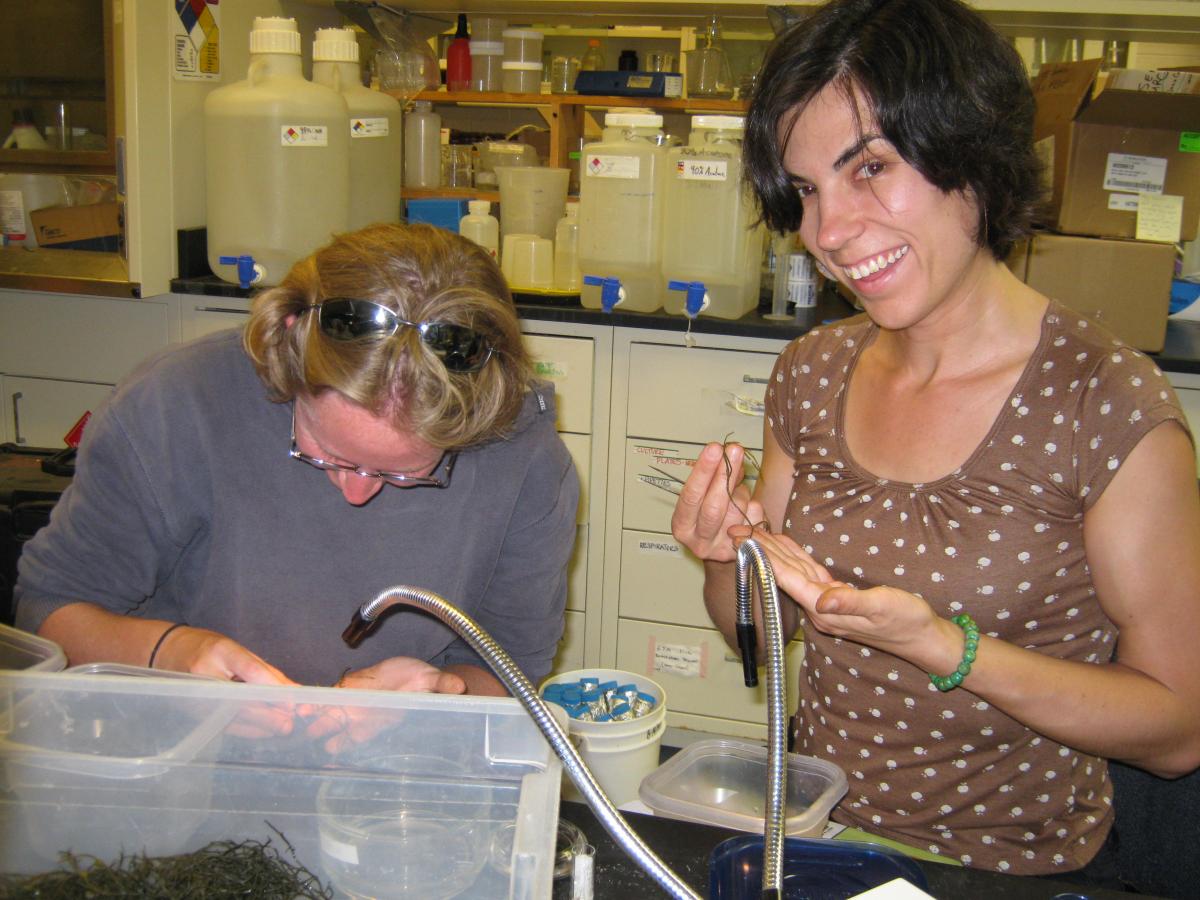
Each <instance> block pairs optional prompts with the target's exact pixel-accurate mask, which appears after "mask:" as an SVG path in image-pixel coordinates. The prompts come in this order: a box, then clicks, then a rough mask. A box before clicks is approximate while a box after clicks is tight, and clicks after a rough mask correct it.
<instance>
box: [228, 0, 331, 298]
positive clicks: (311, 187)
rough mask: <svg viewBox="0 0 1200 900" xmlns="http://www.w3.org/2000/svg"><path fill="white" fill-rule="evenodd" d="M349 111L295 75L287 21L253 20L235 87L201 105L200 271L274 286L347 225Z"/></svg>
mask: <svg viewBox="0 0 1200 900" xmlns="http://www.w3.org/2000/svg"><path fill="white" fill-rule="evenodd" d="M349 116H350V113H349V110H348V108H347V106H346V101H345V100H343V99H342V96H341V94H339V93H338V92H337V91H335V90H333V89H332V88H330V87H326V86H325V85H323V84H313V83H312V82H310V81H308V80H307V79H306V78H305V77H304V74H303V72H302V71H301V68H300V33H299V31H297V29H296V21H295V19H284V18H275V17H258V18H255V20H254V28H253V30H252V31H251V32H250V65H249V68H248V70H247V73H246V78H245V80H243V81H239V82H236V83H235V84H230V85H226V86H225V87H220V88H217V89H216V90H214V91H213V92H212V93H211V94H209V95H208V97H207V98H206V99H205V101H204V134H205V156H206V164H205V176H206V192H207V218H208V264H209V266H210V267H211V268H212V270H213V272H215V273H216V274H217V275H218V276H220V277H221V278H223V279H224V280H226V281H232V282H235V283H238V284H240V285H242V286H243V287H249V286H250V285H251V284H278V282H279V280H280V279H282V278H283V276H284V275H286V274H287V271H288V269H290V268H291V267H292V264H293V263H295V262H296V261H297V260H299V259H301V258H302V257H304V256H306V255H307V254H309V253H311V252H312V251H313V250H315V249H316V248H317V247H319V246H321V245H322V244H325V243H327V242H328V241H329V239H330V237H331V236H332V235H333V234H334V233H335V232H339V231H345V230H346V226H347V222H348V212H349V205H350V204H349V197H350V128H349V124H348V123H349Z"/></svg>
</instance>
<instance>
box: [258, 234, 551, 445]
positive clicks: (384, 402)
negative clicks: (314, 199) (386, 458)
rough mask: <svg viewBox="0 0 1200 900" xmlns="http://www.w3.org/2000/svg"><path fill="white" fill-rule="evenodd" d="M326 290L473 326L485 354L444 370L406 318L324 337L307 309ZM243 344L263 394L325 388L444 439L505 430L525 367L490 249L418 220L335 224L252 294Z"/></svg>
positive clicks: (424, 436) (435, 440)
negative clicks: (328, 236)
mask: <svg viewBox="0 0 1200 900" xmlns="http://www.w3.org/2000/svg"><path fill="white" fill-rule="evenodd" d="M334 298H355V299H361V300H371V301H374V302H375V303H379V304H380V305H382V306H386V307H387V308H388V309H391V310H392V311H394V312H395V313H397V315H399V316H400V318H402V319H406V320H408V321H410V322H427V321H428V322H433V321H436V322H443V323H447V324H454V325H463V326H466V327H468V328H472V329H474V330H475V331H477V332H479V333H480V334H482V335H483V336H484V337H485V338H486V339H487V342H488V344H489V345H490V346H491V347H492V357H491V359H490V360H488V362H487V363H486V364H485V365H484V366H483V368H482V369H480V370H479V371H477V372H470V373H455V372H449V371H447V369H446V367H445V366H443V365H442V362H441V360H440V359H438V358H437V357H436V356H435V355H434V354H433V353H432V352H431V351H430V350H429V349H428V348H426V347H425V346H424V345H423V344H422V342H421V336H420V334H419V333H418V332H417V330H416V329H414V328H405V327H402V328H400V329H399V330H398V331H397V332H396V333H395V334H394V335H392V337H390V338H388V339H386V340H355V341H338V340H334V339H331V338H329V337H327V336H325V335H324V334H322V332H321V329H320V327H319V326H318V324H317V316H316V315H315V314H309V313H307V312H306V311H305V310H307V309H308V307H310V306H314V305H318V304H320V303H323V302H324V301H325V300H329V299H334ZM243 343H244V344H245V347H246V352H247V353H248V354H249V355H250V358H251V359H252V360H253V361H254V365H255V368H256V369H257V370H258V374H259V377H260V378H262V380H263V383H264V384H265V385H266V387H267V391H268V394H269V395H270V397H271V399H272V400H275V401H277V402H286V401H289V400H292V399H294V398H295V397H297V396H304V395H311V394H316V393H320V392H321V391H324V390H334V391H337V392H338V393H340V394H343V395H344V396H345V397H347V398H348V399H350V400H352V401H353V402H355V403H357V404H359V405H360V406H362V407H364V408H366V409H368V410H370V411H371V412H372V413H373V414H375V415H377V416H391V417H392V419H393V420H394V422H395V424H396V426H397V427H398V428H403V429H406V430H408V431H411V432H412V433H413V434H414V435H415V436H416V437H418V438H420V439H421V440H423V441H425V442H426V443H428V444H430V445H432V446H435V447H440V448H444V449H461V448H465V447H469V446H473V445H475V444H480V443H484V442H486V441H490V440H495V439H497V438H501V437H503V436H504V435H505V434H507V433H508V431H509V430H510V429H511V427H512V425H513V423H514V422H515V421H516V418H517V414H518V412H519V411H520V409H521V406H522V403H523V402H524V397H525V394H526V393H527V392H528V390H529V388H530V382H531V378H532V371H533V367H532V363H531V361H530V359H529V355H528V353H527V352H526V350H525V347H524V344H523V343H522V341H521V328H520V324H519V322H518V319H517V313H516V309H515V307H514V306H513V302H512V296H511V295H510V294H509V291H508V286H507V284H506V283H505V281H504V278H503V276H502V275H501V274H500V270H499V268H498V267H497V266H496V263H495V260H493V259H492V257H491V256H490V255H489V254H488V253H487V251H485V250H484V249H483V248H481V247H479V246H478V245H476V244H474V243H472V242H471V241H468V240H467V239H466V238H463V237H460V236H458V235H457V234H454V233H452V232H449V231H446V230H444V229H441V228H434V227H433V226H431V225H424V224H414V225H371V226H368V227H366V228H363V229H361V230H359V231H354V232H349V233H346V234H340V235H337V236H336V237H335V238H334V239H333V241H332V242H331V243H329V244H328V245H326V246H325V247H322V248H321V249H319V250H317V251H316V252H314V253H313V254H311V255H310V256H308V257H306V258H305V259H302V260H300V261H299V262H298V263H296V264H295V265H294V266H293V267H292V269H291V271H290V272H288V274H287V276H286V277H285V278H284V279H283V281H282V283H281V284H280V285H279V286H278V287H274V288H270V289H268V290H266V291H263V292H262V293H261V294H259V295H258V296H257V297H255V298H254V301H253V303H252V305H251V308H250V321H249V322H248V323H247V325H246V330H245V334H244V337H243Z"/></svg>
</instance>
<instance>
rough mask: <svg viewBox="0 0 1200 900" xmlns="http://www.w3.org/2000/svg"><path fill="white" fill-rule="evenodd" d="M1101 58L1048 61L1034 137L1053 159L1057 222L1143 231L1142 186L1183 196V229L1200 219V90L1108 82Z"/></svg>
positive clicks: (1183, 233)
mask: <svg viewBox="0 0 1200 900" xmlns="http://www.w3.org/2000/svg"><path fill="white" fill-rule="evenodd" d="M1099 67H1100V61H1099V60H1084V61H1082V62H1076V63H1055V64H1053V65H1046V66H1043V67H1042V69H1041V70H1040V71H1039V72H1038V77H1037V79H1036V81H1035V82H1034V85H1033V89H1034V95H1035V97H1036V98H1037V103H1038V109H1037V119H1036V121H1035V125H1034V138H1035V140H1037V141H1038V145H1039V150H1040V151H1041V152H1042V153H1043V154H1044V157H1045V158H1046V159H1047V160H1048V161H1049V160H1053V162H1052V172H1053V197H1052V201H1051V206H1052V211H1053V215H1054V225H1055V229H1056V230H1057V231H1061V232H1065V233H1067V234H1080V235H1092V236H1096V237H1115V238H1136V237H1138V231H1137V227H1138V204H1139V192H1146V193H1149V194H1157V195H1175V196H1179V197H1182V207H1183V208H1182V217H1181V220H1180V228H1179V234H1178V235H1172V236H1171V238H1170V239H1172V240H1185V241H1190V240H1194V239H1195V237H1196V232H1197V226H1198V225H1200V94H1183V93H1165V92H1154V91H1125V90H1117V89H1108V90H1104V91H1101V92H1100V94H1099V95H1097V96H1096V97H1094V98H1092V88H1093V85H1094V83H1095V79H1096V74H1097V73H1098V71H1099Z"/></svg>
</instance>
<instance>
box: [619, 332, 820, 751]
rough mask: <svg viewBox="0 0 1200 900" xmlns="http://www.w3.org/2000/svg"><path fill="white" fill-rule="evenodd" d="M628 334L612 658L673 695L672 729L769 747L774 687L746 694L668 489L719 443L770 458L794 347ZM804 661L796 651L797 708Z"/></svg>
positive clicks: (792, 664) (622, 378) (797, 647)
mask: <svg viewBox="0 0 1200 900" xmlns="http://www.w3.org/2000/svg"><path fill="white" fill-rule="evenodd" d="M617 331H618V335H617V341H616V344H615V348H614V366H613V368H614V373H615V374H614V394H613V421H614V424H615V425H616V426H617V427H614V429H613V431H614V433H613V435H612V436H611V437H610V458H611V460H612V462H611V464H610V471H609V499H608V506H609V510H608V513H609V514H608V525H607V527H608V532H609V533H608V540H607V543H606V546H607V547H608V553H609V554H610V558H609V559H608V560H607V566H606V568H607V571H608V576H609V577H608V578H606V580H605V597H606V602H607V604H608V608H607V612H606V621H605V625H606V628H605V642H604V643H605V655H606V656H608V654H609V653H611V657H609V658H611V659H613V660H614V665H616V667H617V668H621V669H626V670H629V671H633V672H639V673H642V674H644V675H646V676H648V677H650V678H653V679H655V680H656V681H658V682H659V683H660V684H661V685H662V686H663V688H664V690H665V691H666V694H667V721H668V724H670V725H672V726H674V727H677V728H691V729H696V730H699V731H705V732H715V733H723V734H736V735H743V736H747V737H762V736H764V735H765V733H766V727H765V726H766V702H765V677H764V678H760V679H759V682H760V683H759V686H758V687H757V688H755V689H750V688H747V687H746V686H745V684H744V682H743V680H742V665H741V661H740V660H739V659H738V657H737V654H736V653H734V652H733V651H732V650H730V649H729V647H728V646H727V645H726V644H725V640H724V638H722V636H721V635H720V633H719V632H718V631H717V630H716V629H715V628H714V627H713V625H712V622H711V620H710V619H709V617H708V613H707V611H706V610H705V607H704V599H703V587H704V570H703V565H702V564H701V563H700V561H699V560H697V559H696V558H695V557H693V556H692V555H691V554H690V553H689V552H688V551H687V550H685V549H684V548H683V547H682V546H681V545H680V544H679V543H678V542H677V541H676V540H675V539H674V537H673V536H672V535H671V514H672V512H673V511H674V508H675V496H674V495H673V494H672V493H670V492H669V491H667V490H664V489H663V488H664V487H669V486H671V485H672V484H677V483H678V481H681V480H684V479H686V478H687V476H688V474H689V473H690V472H691V468H692V466H693V465H694V463H695V460H696V456H697V454H698V453H699V452H700V450H701V449H702V448H703V447H704V445H705V444H706V443H707V442H709V441H724V440H729V441H736V442H738V443H740V444H742V445H744V446H746V447H748V448H750V449H752V450H755V451H757V450H760V449H761V447H762V436H763V397H764V394H765V392H766V385H767V381H768V378H769V376H770V374H771V369H772V367H773V365H774V363H775V358H776V356H777V354H778V352H779V350H780V349H781V348H782V347H783V344H784V342H782V341H766V340H751V339H737V338H730V337H724V336H721V337H717V336H709V335H697V336H696V338H695V343H696V346H691V347H687V346H684V345H683V343H682V341H681V340H680V337H679V335H677V334H673V333H666V334H664V333H662V332H654V331H634V330H633V329H617ZM622 425H623V428H620V426H622ZM618 430H620V433H617V432H618ZM747 474H748V475H752V474H753V472H748V473H747ZM614 600H615V609H614V608H611V607H612V606H613V601H614ZM729 602H730V603H731V604H732V603H733V602H734V598H733V596H732V595H731V596H730V598H729ZM802 652H803V648H802V645H801V644H799V643H798V642H793V643H792V644H791V645H790V646H789V647H788V667H789V670H790V671H789V675H788V682H787V684H788V693H789V694H790V695H791V696H792V698H793V700H792V706H793V708H794V705H795V701H794V696H795V685H796V684H797V683H798V679H799V670H798V667H799V663H800V660H801V658H802Z"/></svg>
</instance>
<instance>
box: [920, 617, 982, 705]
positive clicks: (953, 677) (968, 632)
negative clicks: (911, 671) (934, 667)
mask: <svg viewBox="0 0 1200 900" xmlns="http://www.w3.org/2000/svg"><path fill="white" fill-rule="evenodd" d="M950 621H951V622H953V623H954V624H955V625H957V626H958V627H959V628H961V629H962V630H963V636H964V637H965V638H966V644H965V645H964V646H963V658H962V662H960V663H959V664H958V668H957V669H955V670H954V671H953V672H951V673H950V674H949V675H933V674H930V676H929V680H930V681H931V682H933V686H934V687H935V688H937V689H938V690H939V691H943V692H945V691H952V690H954V689H955V688H956V687H958V686H959V685H960V684H962V683H963V679H964V678H966V677H967V676H968V675H969V674H970V673H971V663H973V662H975V652H976V651H977V650H978V649H979V626H978V625H976V624H975V620H974V619H972V618H971V617H970V616H968V615H967V614H966V613H962V614H961V615H957V616H955V617H954V618H953V619H951V620H950Z"/></svg>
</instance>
